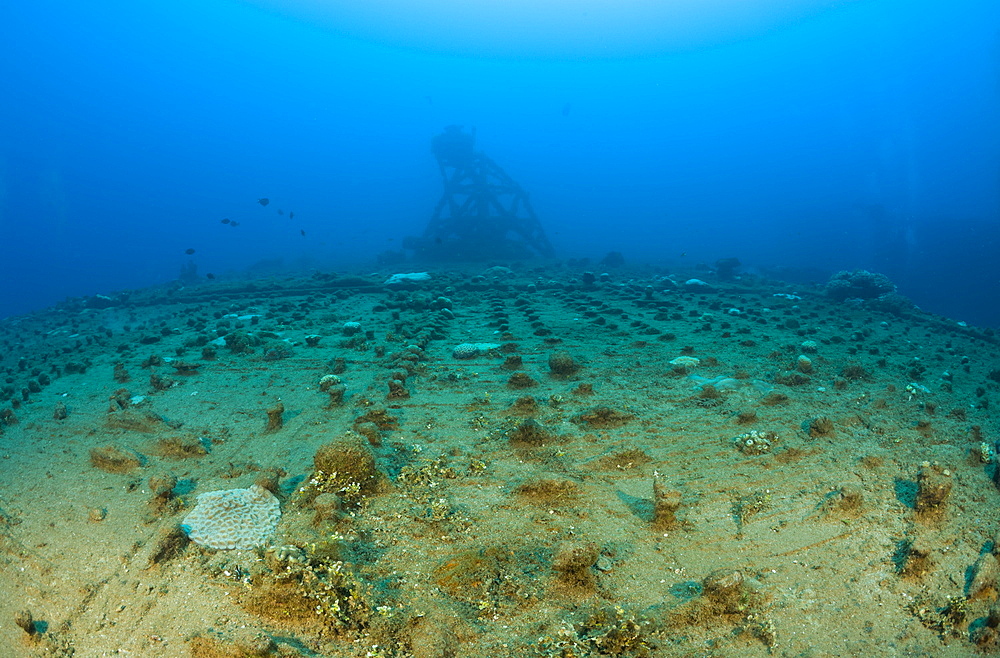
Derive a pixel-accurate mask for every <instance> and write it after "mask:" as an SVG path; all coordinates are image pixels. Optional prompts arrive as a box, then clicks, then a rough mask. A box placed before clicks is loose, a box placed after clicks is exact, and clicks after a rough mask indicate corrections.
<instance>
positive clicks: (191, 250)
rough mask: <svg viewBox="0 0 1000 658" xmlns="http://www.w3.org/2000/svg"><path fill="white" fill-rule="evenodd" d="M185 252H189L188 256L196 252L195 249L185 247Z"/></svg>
mask: <svg viewBox="0 0 1000 658" xmlns="http://www.w3.org/2000/svg"><path fill="white" fill-rule="evenodd" d="M184 253H185V254H187V255H188V256H190V255H191V254H193V253H194V249H185V250H184Z"/></svg>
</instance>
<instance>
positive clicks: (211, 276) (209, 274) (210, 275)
mask: <svg viewBox="0 0 1000 658" xmlns="http://www.w3.org/2000/svg"><path fill="white" fill-rule="evenodd" d="M205 278H206V279H215V275H214V274H212V273H211V272H209V273H208V274H206V275H205Z"/></svg>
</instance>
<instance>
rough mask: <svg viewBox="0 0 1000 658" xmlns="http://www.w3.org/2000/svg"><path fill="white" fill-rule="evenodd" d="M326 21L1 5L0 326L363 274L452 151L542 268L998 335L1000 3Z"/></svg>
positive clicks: (866, 2) (552, 9) (450, 11)
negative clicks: (666, 279)
mask: <svg viewBox="0 0 1000 658" xmlns="http://www.w3.org/2000/svg"><path fill="white" fill-rule="evenodd" d="M324 4H327V5H336V4H342V3H332V2H328V3H317V2H292V1H284V2H283V1H281V0H261V1H259V2H249V1H248V2H235V1H232V0H229V1H226V0H197V1H194V0H170V1H169V2H167V1H162V0H148V1H144V2H135V1H134V0H128V1H122V0H102V1H101V2H94V3H90V2H68V1H64V2H58V1H47V0H37V1H34V2H20V3H8V5H7V6H5V9H4V17H3V22H2V23H0V75H2V77H0V81H2V92H0V284H2V285H0V316H4V315H8V314H11V313H17V312H23V311H26V310H30V309H34V308H40V307H44V306H47V305H50V304H52V303H54V302H56V301H58V300H60V299H62V298H63V297H65V296H67V295H81V294H94V293H98V292H110V291H112V290H115V289H120V288H124V287H135V286H143V285H147V284H152V283H161V282H165V281H169V280H171V279H174V278H176V277H177V275H178V273H179V271H180V268H181V266H182V265H183V264H184V263H186V262H188V260H189V259H192V260H193V261H194V262H195V263H196V264H197V265H198V268H199V270H198V271H199V273H201V274H204V273H207V272H215V273H222V272H225V271H227V270H236V269H241V268H245V267H247V266H249V265H252V264H253V263H255V262H257V261H259V260H261V259H265V258H274V257H281V258H283V259H284V262H285V263H286V264H288V265H296V264H315V265H318V266H323V267H332V266H336V265H338V264H344V263H355V264H365V263H373V262H374V258H375V256H376V255H377V254H378V253H379V252H381V251H383V250H386V249H393V248H398V246H399V245H400V243H401V240H402V238H403V236H405V235H410V234H419V233H420V232H421V231H422V230H423V228H424V225H425V223H426V221H427V219H428V217H429V214H430V212H431V210H432V209H433V205H434V203H435V201H436V200H437V197H438V195H439V194H440V181H439V179H438V173H437V169H436V166H435V163H434V161H433V158H432V156H431V154H430V151H429V140H430V138H431V137H432V136H433V135H434V134H436V133H437V132H439V131H440V130H441V129H442V128H443V127H444V126H445V125H447V124H450V123H460V124H464V125H466V126H473V125H474V126H476V128H477V129H478V146H479V147H480V148H481V149H483V150H484V151H485V152H486V153H488V154H489V155H490V156H491V157H493V158H494V159H495V160H496V161H497V162H498V163H500V164H501V166H503V167H504V168H505V169H506V170H507V171H508V173H510V174H511V175H512V176H513V177H514V178H515V179H516V180H517V181H518V182H520V183H521V184H522V185H523V186H524V187H525V188H526V189H527V190H529V191H530V192H531V194H532V201H533V203H534V205H535V209H536V211H537V212H538V214H539V216H540V218H541V221H542V222H543V225H544V226H545V227H546V229H547V230H548V232H549V237H550V238H551V239H552V241H553V242H554V243H555V247H556V249H557V250H558V252H559V255H560V257H563V258H569V257H581V256H590V257H594V258H600V257H601V256H602V255H603V254H604V253H605V252H606V251H608V250H609V249H617V250H619V251H622V252H623V253H624V254H625V256H626V258H627V259H628V260H629V261H632V262H636V261H641V260H649V261H660V262H664V263H667V264H678V263H683V262H687V263H692V264H693V263H697V262H699V261H704V262H712V261H714V260H715V259H717V258H720V257H726V256H737V257H739V258H740V259H741V260H742V261H743V262H744V263H745V264H746V265H748V266H753V267H761V268H764V267H772V266H790V267H816V268H823V269H830V270H836V269H841V268H854V267H866V268H870V269H876V270H880V271H884V272H885V273H887V274H888V275H890V276H891V277H892V278H893V279H894V280H895V281H897V283H899V284H900V287H901V289H902V291H903V292H904V293H905V294H908V295H909V296H911V297H912V298H913V299H914V300H915V301H916V302H917V303H918V304H920V305H921V306H922V307H924V308H925V309H927V310H932V311H936V312H940V313H942V314H946V315H949V316H951V317H954V318H955V319H964V320H967V321H969V322H975V323H979V324H994V325H1000V304H998V302H1000V264H998V263H997V260H998V259H997V254H998V252H1000V189H998V188H1000V125H998V124H1000V122H998V116H1000V36H998V34H1000V2H996V0H968V1H962V0H956V1H953V2H944V1H942V0H937V1H928V0H856V1H854V2H831V1H827V2H819V1H815V0H813V1H793V0H784V1H780V0H772V1H771V2H754V1H753V0H745V2H733V0H714V1H713V0H708V1H707V2H695V1H694V0H679V2H676V3H665V2H651V1H649V2H645V1H639V2H631V3H629V2H624V1H622V0H618V1H615V2H612V0H607V1H606V2H598V1H596V0H585V1H581V2H573V3H571V2H565V1H563V0H553V1H552V2H550V3H546V9H545V11H544V12H542V11H539V10H537V9H531V5H532V4H538V3H527V2H524V1H523V0H506V1H505V2H499V0H483V2H480V3H469V2H459V0H453V1H452V2H445V1H444V0H428V1H427V2H423V3H418V2H416V1H413V2H404V1H402V0H371V2H367V3H362V2H360V1H359V2H357V3H355V4H357V7H343V6H341V7H338V8H336V9H324V8H323V5H324ZM418 7H419V9H418ZM567 104H569V105H568V109H569V111H568V113H566V112H564V109H565V108H566V107H567ZM265 196H266V197H269V198H270V199H271V205H269V206H268V207H267V208H262V207H261V206H259V205H258V204H257V203H256V199H257V198H258V197H265ZM875 206H879V207H881V208H882V212H881V215H880V219H878V220H877V221H876V220H875V219H873V217H874V216H873V214H872V212H871V211H870V209H871V208H873V207H875ZM278 208H282V209H283V210H285V212H286V213H287V212H288V211H294V212H295V215H296V216H295V218H294V220H289V219H288V217H287V214H286V215H285V216H279V215H278V214H277V212H276V209H278ZM224 217H229V218H232V219H235V220H237V221H239V222H240V223H241V225H240V226H238V227H236V228H232V227H230V226H226V225H223V224H221V223H220V219H222V218H224ZM301 230H304V231H305V232H306V235H305V237H303V236H302V235H301V234H300V231H301ZM189 247H193V248H195V249H196V250H197V252H196V253H195V254H194V256H193V257H188V256H186V255H185V254H184V250H185V249H187V248H189ZM682 253H686V254H687V255H686V256H683V257H682V256H681V254H682ZM404 269H405V268H404Z"/></svg>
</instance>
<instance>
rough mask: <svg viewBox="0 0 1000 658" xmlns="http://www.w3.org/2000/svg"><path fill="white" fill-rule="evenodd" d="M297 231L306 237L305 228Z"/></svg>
mask: <svg viewBox="0 0 1000 658" xmlns="http://www.w3.org/2000/svg"><path fill="white" fill-rule="evenodd" d="M299 233H301V234H302V237H306V232H305V230H303V229H299Z"/></svg>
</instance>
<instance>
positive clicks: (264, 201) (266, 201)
mask: <svg viewBox="0 0 1000 658" xmlns="http://www.w3.org/2000/svg"><path fill="white" fill-rule="evenodd" d="M257 203H259V204H260V205H262V206H266V205H267V204H269V203H271V200H270V199H268V198H267V197H264V198H263V199H257Z"/></svg>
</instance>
